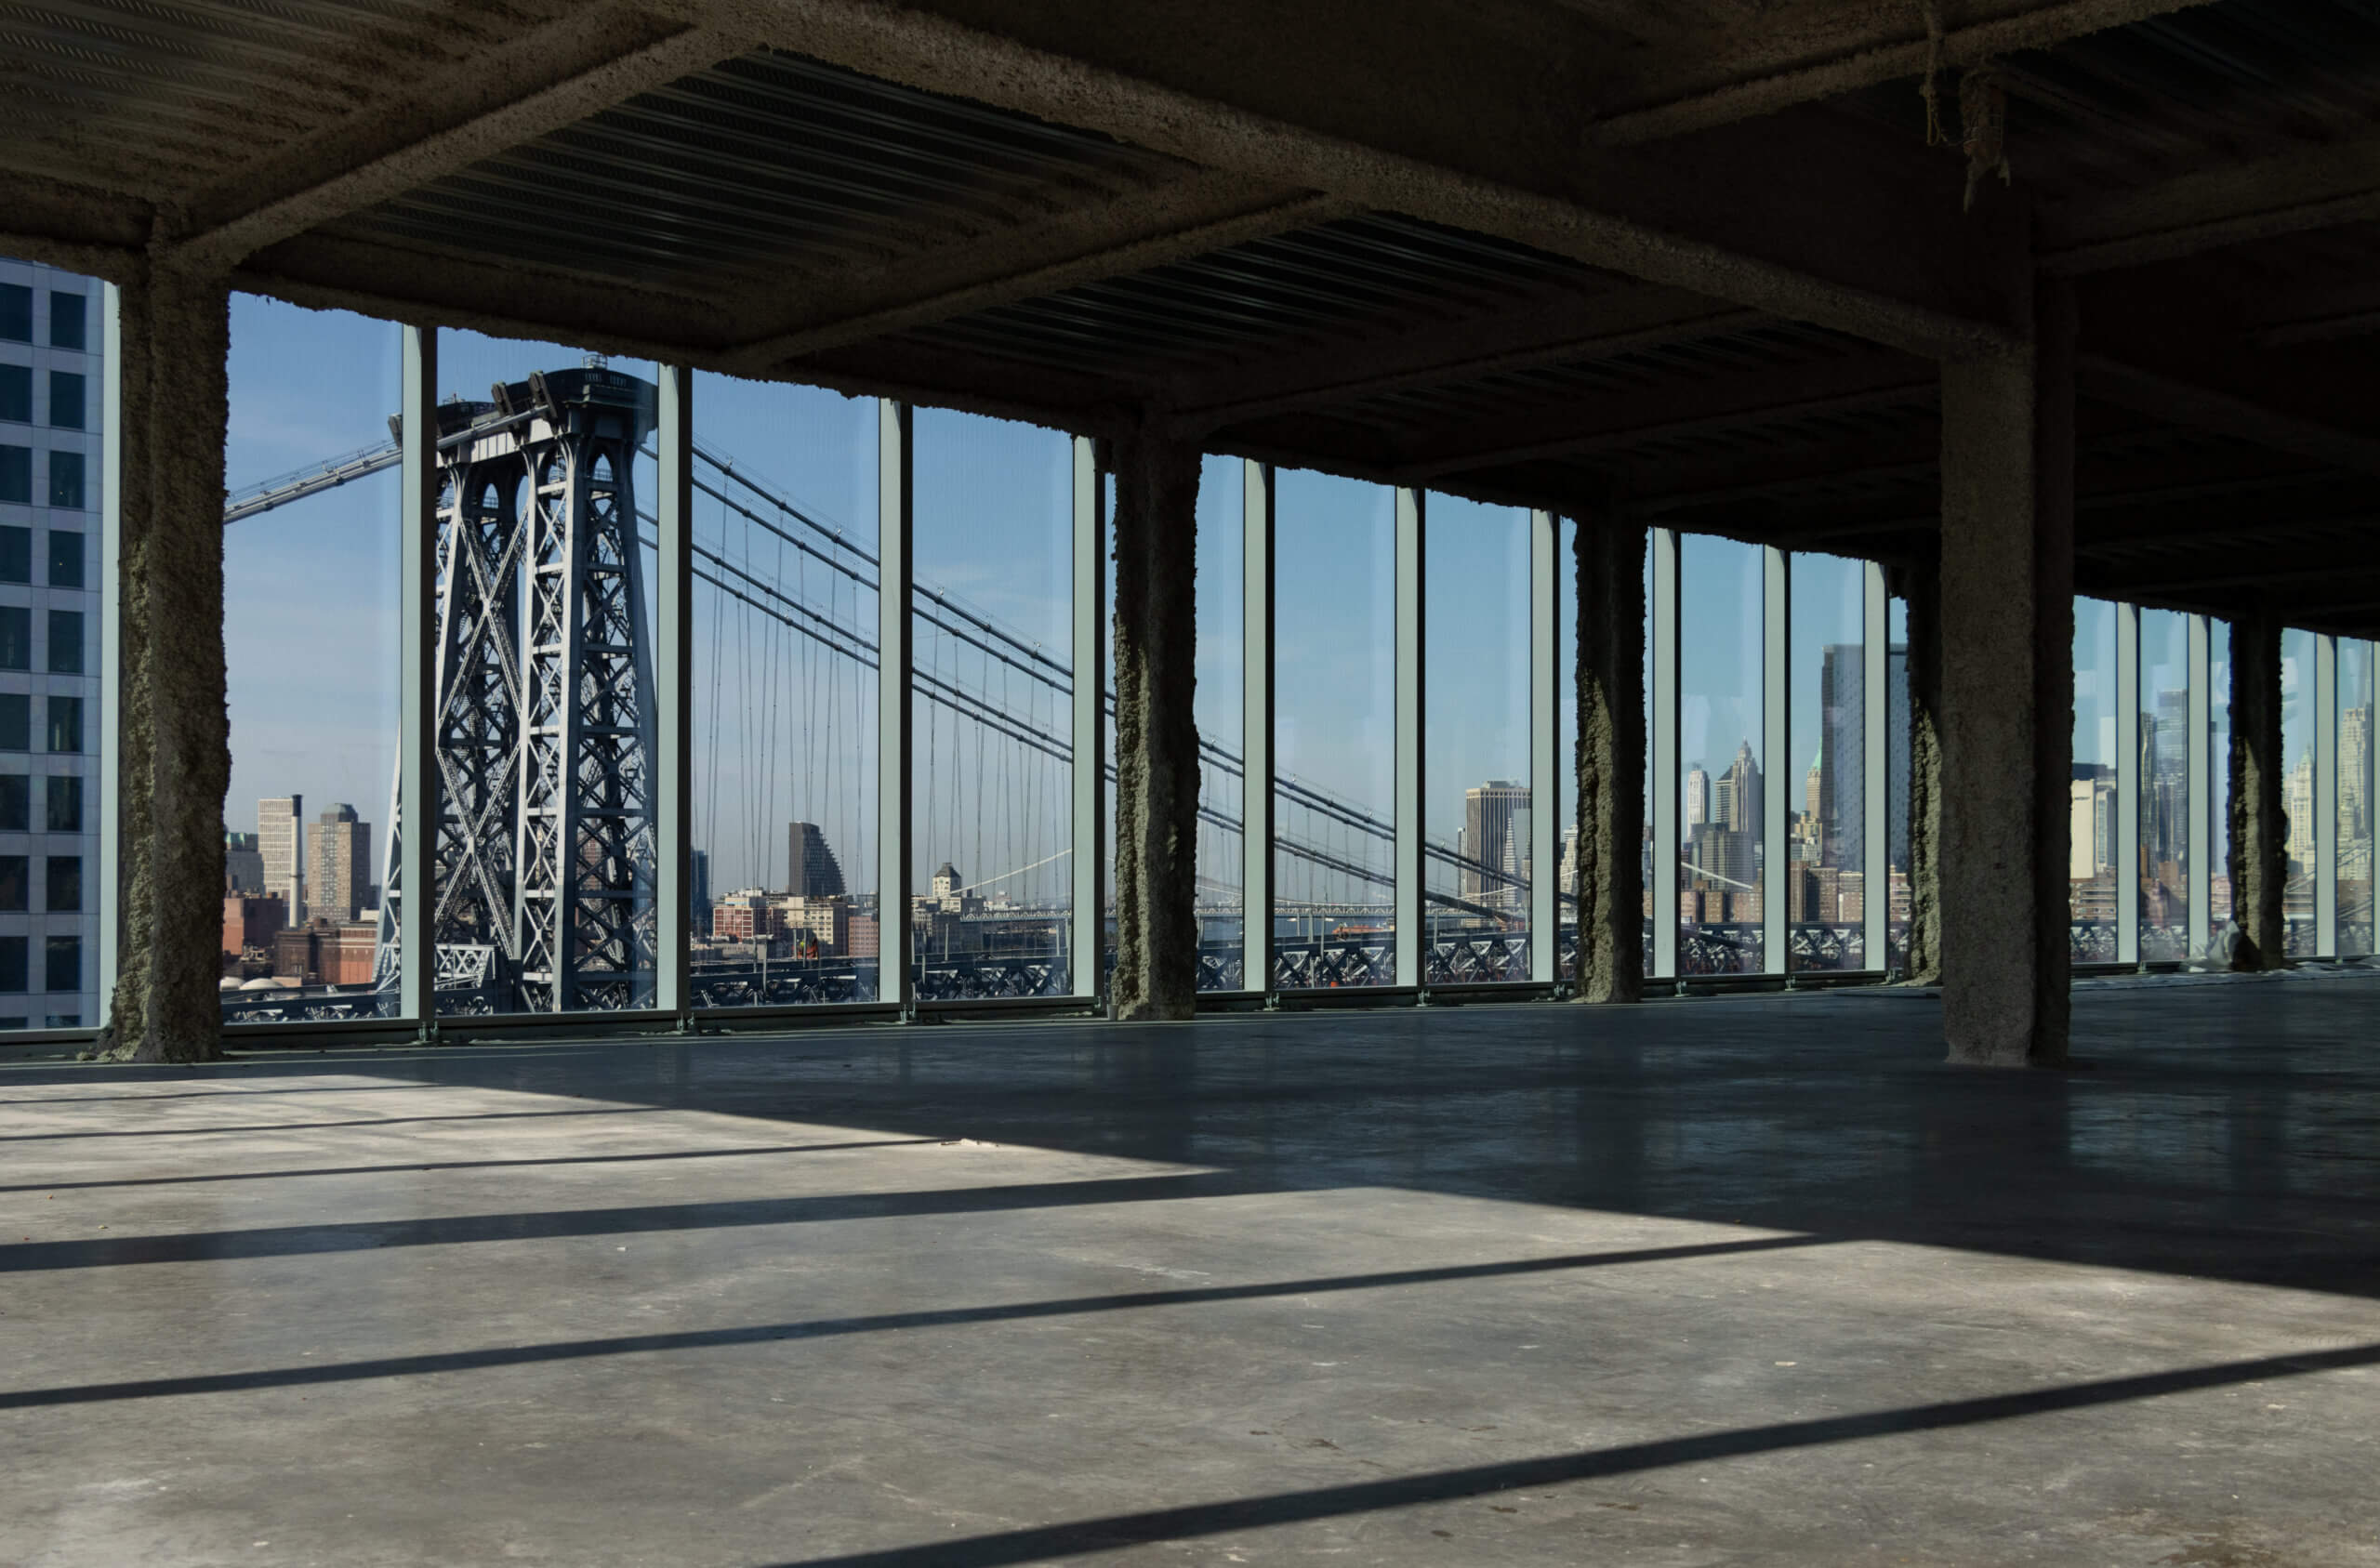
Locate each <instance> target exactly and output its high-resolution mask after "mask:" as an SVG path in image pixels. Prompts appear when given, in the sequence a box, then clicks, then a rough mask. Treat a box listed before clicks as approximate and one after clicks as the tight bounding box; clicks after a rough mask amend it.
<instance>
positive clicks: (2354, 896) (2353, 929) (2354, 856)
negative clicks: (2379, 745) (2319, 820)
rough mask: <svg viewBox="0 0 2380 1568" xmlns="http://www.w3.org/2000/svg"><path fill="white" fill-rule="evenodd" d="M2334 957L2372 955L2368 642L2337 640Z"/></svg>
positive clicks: (2370, 715)
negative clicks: (2336, 937) (2336, 939)
mask: <svg viewBox="0 0 2380 1568" xmlns="http://www.w3.org/2000/svg"><path fill="white" fill-rule="evenodd" d="M2338 743H2339V792H2338V821H2339V828H2338V834H2339V849H2338V855H2339V922H2338V934H2339V956H2340V957H2342V958H2360V957H2361V956H2363V955H2365V954H2368V953H2370V952H2371V951H2372V644H2371V643H2369V642H2365V641H2362V640H2360V639H2347V638H2341V639H2339V718H2338Z"/></svg>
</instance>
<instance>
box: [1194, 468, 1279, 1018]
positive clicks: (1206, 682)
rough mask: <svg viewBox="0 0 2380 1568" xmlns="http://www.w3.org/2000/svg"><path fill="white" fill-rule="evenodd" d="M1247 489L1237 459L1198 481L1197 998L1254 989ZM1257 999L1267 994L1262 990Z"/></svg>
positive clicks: (1203, 474)
mask: <svg viewBox="0 0 2380 1568" xmlns="http://www.w3.org/2000/svg"><path fill="white" fill-rule="evenodd" d="M1246 492H1247V481H1246V475H1245V473H1244V472H1243V468H1242V465H1241V462H1240V460H1239V459H1238V458H1236V457H1210V458H1208V459H1207V460H1206V461H1205V463H1204V464H1203V465H1201V467H1200V469H1199V475H1198V546H1197V548H1198V566H1197V572H1198V587H1197V592H1198V692H1197V697H1196V698H1195V699H1194V700H1193V702H1192V704H1191V711H1192V713H1193V714H1194V715H1195V716H1196V718H1197V724H1198V989H1199V990H1201V991H1239V990H1243V989H1247V988H1248V987H1249V982H1248V981H1247V979H1246V978H1245V976H1244V964H1243V960H1244V956H1245V946H1244V935H1245V927H1244V921H1245V918H1246V912H1247V903H1246V901H1245V899H1244V898H1243V897H1242V896H1241V888H1240V883H1241V880H1242V873H1243V871H1244V869H1245V868H1244V866H1243V864H1242V860H1241V850H1240V843H1241V840H1240V826H1241V824H1243V823H1245V822H1246V821H1247V820H1248V819H1247V816H1246V806H1245V797H1244V796H1243V795H1242V794H1241V791H1242V789H1243V788H1244V787H1245V784H1246V780H1245V778H1244V777H1243V775H1242V773H1241V771H1240V728H1241V715H1242V714H1243V713H1244V712H1245V711H1246V709H1247V704H1246V702H1245V700H1244V699H1245V696H1246V692H1244V690H1243V681H1244V679H1245V669H1244V665H1245V661H1244V660H1243V658H1242V648H1241V642H1242V639H1243V637H1244V635H1245V630H1244V629H1245V626H1246V618H1245V609H1246V606H1245V602H1244V601H1245V600H1246V597H1247V591H1246V590H1247V585H1246V583H1245V581H1244V579H1243V577H1242V571H1243V567H1244V563H1245V561H1246V534H1245V520H1246V519H1245V508H1246V502H1247V494H1246ZM1257 989H1262V986H1261V984H1260V985H1259V986H1258V987H1257Z"/></svg>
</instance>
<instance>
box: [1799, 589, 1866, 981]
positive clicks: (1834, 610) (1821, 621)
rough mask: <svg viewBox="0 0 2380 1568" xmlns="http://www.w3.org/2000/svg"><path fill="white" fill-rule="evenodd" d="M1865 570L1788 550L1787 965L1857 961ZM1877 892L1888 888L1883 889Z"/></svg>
mask: <svg viewBox="0 0 2380 1568" xmlns="http://www.w3.org/2000/svg"><path fill="white" fill-rule="evenodd" d="M1866 576H1867V569H1866V567H1865V566H1864V565H1863V564H1862V563H1861V562H1859V561H1856V560H1844V559H1843V558H1842V557H1840V556H1827V555H1796V556H1794V557H1793V558H1792V578H1791V582H1792V596H1793V597H1792V639H1791V643H1792V645H1791V651H1790V654H1789V657H1790V659H1791V665H1792V676H1791V681H1790V685H1789V687H1788V697H1787V709H1788V712H1789V714H1790V715H1791V722H1790V726H1789V731H1790V737H1791V744H1792V752H1791V753H1790V755H1789V756H1788V757H1787V758H1786V761H1787V762H1788V763H1789V764H1790V766H1788V767H1786V768H1784V769H1782V770H1780V771H1781V772H1782V774H1783V777H1782V779H1781V781H1780V782H1781V783H1782V784H1784V785H1785V786H1787V787H1789V788H1790V789H1791V791H1792V793H1791V794H1790V795H1789V796H1788V797H1787V798H1786V812H1787V818H1786V820H1787V822H1788V824H1790V825H1789V828H1788V833H1787V841H1786V852H1787V856H1788V863H1787V865H1786V867H1785V908H1786V916H1785V918H1786V922H1787V926H1786V929H1787V933H1788V935H1787V942H1788V945H1787V952H1786V967H1787V968H1793V969H1860V968H1869V967H1870V965H1869V963H1868V959H1867V955H1866V954H1865V952H1864V951H1863V948H1862V935H1863V929H1864V926H1865V922H1866V914H1867V903H1868V888H1867V885H1866V884H1867V713H1868V708H1867V638H1866V632H1865V619H1866V599H1867V596H1866ZM1878 891H1879V894H1881V893H1882V891H1883V889H1878Z"/></svg>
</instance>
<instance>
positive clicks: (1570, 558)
mask: <svg viewBox="0 0 2380 1568" xmlns="http://www.w3.org/2000/svg"><path fill="white" fill-rule="evenodd" d="M1578 549H1579V523H1578V520H1577V519H1576V518H1567V517H1563V518H1556V519H1555V520H1554V736H1555V751H1554V797H1555V801H1556V808H1555V810H1554V843H1555V845H1556V847H1557V850H1558V852H1559V855H1560V862H1559V863H1558V864H1557V865H1556V866H1555V868H1554V870H1555V876H1557V878H1558V880H1557V881H1556V883H1555V885H1554V923H1555V927H1556V936H1555V941H1554V978H1555V979H1557V980H1567V979H1569V978H1570V977H1571V976H1572V975H1574V974H1576V973H1577V972H1578V952H1579V891H1580V888H1579V638H1580V635H1581V633H1582V632H1583V631H1584V629H1585V628H1584V627H1582V626H1580V624H1579V555H1578ZM1649 674H1650V672H1649V671H1647V675H1648V676H1649ZM1648 700H1649V699H1648Z"/></svg>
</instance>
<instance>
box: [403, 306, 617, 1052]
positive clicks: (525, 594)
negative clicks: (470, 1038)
mask: <svg viewBox="0 0 2380 1568" xmlns="http://www.w3.org/2000/svg"><path fill="white" fill-rule="evenodd" d="M438 374H439V387H438V391H439V397H440V405H439V418H438V423H439V429H440V431H441V433H442V441H443V440H444V439H447V438H451V437H453V436H455V435H458V434H462V433H464V432H467V431H468V432H470V434H471V438H472V439H470V440H469V441H464V442H457V443H456V444H455V445H454V446H452V447H451V448H448V449H446V450H445V451H443V453H442V458H441V464H440V491H439V508H440V514H439V515H440V521H439V536H440V537H439V558H438V560H439V568H440V572H439V585H438V587H439V595H438V606H439V608H438V626H437V627H436V628H435V632H436V636H437V639H438V650H439V652H438V684H439V694H438V696H439V701H438V721H437V737H438V742H437V744H438V748H439V753H440V755H439V757H438V759H437V760H438V769H439V772H440V774H441V775H442V776H443V778H444V779H445V780H446V784H445V787H444V788H443V790H442V791H441V792H440V796H439V801H438V808H439V809H438V823H437V837H436V842H435V843H434V845H433V846H432V850H431V859H432V870H433V875H434V878H435V884H436V887H437V889H438V892H439V903H438V916H437V920H436V923H435V926H436V929H435V931H434V933H433V934H434V936H435V939H436V942H437V946H438V987H437V989H438V1009H439V1011H441V1012H443V1013H488V1012H495V1013H507V1012H580V1011H617V1010H620V1009H623V1008H644V1007H650V1006H652V1004H653V979H654V965H655V953H654V942H655V923H654V902H653V894H654V873H655V839H654V830H655V822H654V816H653V795H652V769H653V744H654V718H655V715H654V707H653V703H654V662H653V639H652V636H651V627H652V626H653V587H654V571H655V562H654V554H653V550H654V546H653V524H652V521H651V519H652V505H653V501H652V498H653V496H654V494H655V466H654V459H653V455H652V438H653V422H654V415H655V398H656V390H655V385H654V374H655V372H654V367H653V366H652V364H651V363H650V362H639V361H622V362H617V363H613V362H607V361H605V360H604V359H603V357H602V356H601V355H596V354H587V353H582V352H581V351H579V350H577V349H566V348H562V347H559V346H556V345H553V344H542V343H517V342H511V341H508V340H504V339H498V338H492V337H483V336H479V335H478V334H476V333H469V332H449V333H445V334H443V335H441V336H440V339H439V352H438ZM403 823H404V817H403V805H402V803H401V804H400V810H399V826H400V829H401V830H402V828H403ZM399 896H401V897H402V896H403V890H402V889H401V890H400V895H399Z"/></svg>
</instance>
